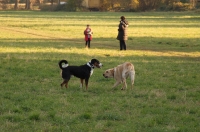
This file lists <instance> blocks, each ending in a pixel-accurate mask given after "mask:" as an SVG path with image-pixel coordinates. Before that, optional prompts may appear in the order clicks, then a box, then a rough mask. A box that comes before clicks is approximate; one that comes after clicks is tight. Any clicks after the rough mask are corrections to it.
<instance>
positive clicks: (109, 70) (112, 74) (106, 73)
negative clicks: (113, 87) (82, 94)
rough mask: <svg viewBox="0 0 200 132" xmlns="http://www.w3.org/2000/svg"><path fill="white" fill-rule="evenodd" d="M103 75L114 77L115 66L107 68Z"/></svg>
mask: <svg viewBox="0 0 200 132" xmlns="http://www.w3.org/2000/svg"><path fill="white" fill-rule="evenodd" d="M103 76H104V77H105V78H111V77H114V68H112V69H108V70H106V71H105V72H104V73H103Z"/></svg>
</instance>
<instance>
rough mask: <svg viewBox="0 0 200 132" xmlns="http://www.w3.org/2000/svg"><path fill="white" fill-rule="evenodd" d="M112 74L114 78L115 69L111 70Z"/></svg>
mask: <svg viewBox="0 0 200 132" xmlns="http://www.w3.org/2000/svg"><path fill="white" fill-rule="evenodd" d="M110 72H111V74H112V75H113V76H114V72H115V71H114V68H113V69H110Z"/></svg>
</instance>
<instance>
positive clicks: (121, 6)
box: [0, 0, 200, 11]
mask: <svg viewBox="0 0 200 132" xmlns="http://www.w3.org/2000/svg"><path fill="white" fill-rule="evenodd" d="M83 1H84V0H65V2H66V3H67V4H60V3H61V0H0V8H1V9H7V7H8V5H11V4H12V5H13V4H14V6H13V8H14V9H15V10H18V9H22V8H19V5H20V4H22V3H23V9H26V10H32V9H33V6H34V5H37V6H38V7H39V8H40V9H42V10H65V11H77V10H80V11H81V10H84V11H86V10H87V9H88V8H86V7H83V5H82V4H81V3H82V2H83ZM99 1H100V2H99V3H100V5H99V6H98V7H95V8H96V10H99V11H148V10H162V11H166V10H178V11H181V10H192V9H196V8H199V6H200V0H99ZM62 2H63V1H62ZM93 9H94V8H93Z"/></svg>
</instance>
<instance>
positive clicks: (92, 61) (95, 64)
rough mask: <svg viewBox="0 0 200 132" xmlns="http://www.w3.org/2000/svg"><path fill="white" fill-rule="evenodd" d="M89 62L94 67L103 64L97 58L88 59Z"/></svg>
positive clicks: (99, 66)
mask: <svg viewBox="0 0 200 132" xmlns="http://www.w3.org/2000/svg"><path fill="white" fill-rule="evenodd" d="M90 64H91V65H92V66H93V67H94V68H95V67H97V68H101V67H102V66H103V64H102V63H100V62H99V61H98V60H97V59H92V60H91V61H90Z"/></svg>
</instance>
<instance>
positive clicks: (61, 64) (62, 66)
mask: <svg viewBox="0 0 200 132" xmlns="http://www.w3.org/2000/svg"><path fill="white" fill-rule="evenodd" d="M63 63H64V64H63ZM58 65H59V67H60V69H63V68H66V67H68V62H67V61H66V60H61V61H59V62H58Z"/></svg>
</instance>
